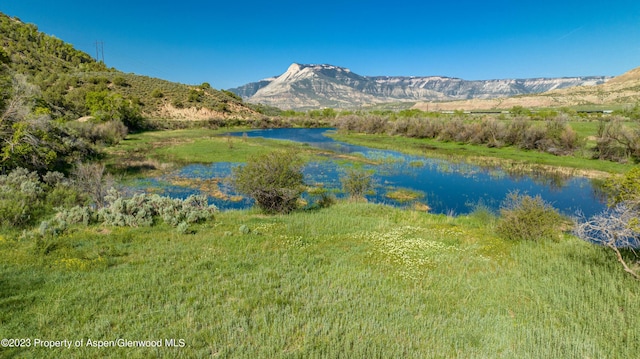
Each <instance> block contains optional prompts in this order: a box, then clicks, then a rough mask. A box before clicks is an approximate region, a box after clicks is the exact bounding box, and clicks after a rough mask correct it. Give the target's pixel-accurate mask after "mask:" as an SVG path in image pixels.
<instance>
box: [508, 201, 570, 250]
mask: <svg viewBox="0 0 640 359" xmlns="http://www.w3.org/2000/svg"><path fill="white" fill-rule="evenodd" d="M500 216H501V217H500V219H499V220H498V223H497V226H496V231H497V233H498V235H500V236H501V237H503V238H505V239H510V240H520V239H522V240H539V239H545V238H554V237H557V236H558V234H559V233H560V230H559V228H560V226H561V224H562V216H561V215H560V214H559V213H558V211H557V210H556V209H555V208H553V207H552V206H551V205H550V204H549V203H547V202H545V201H544V200H543V199H542V198H541V197H540V196H535V197H531V196H528V195H520V194H519V193H518V192H517V191H516V192H511V193H509V194H508V195H507V198H506V200H505V201H504V202H503V204H502V206H501V208H500Z"/></svg>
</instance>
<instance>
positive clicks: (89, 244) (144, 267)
mask: <svg viewBox="0 0 640 359" xmlns="http://www.w3.org/2000/svg"><path fill="white" fill-rule="evenodd" d="M488 218H491V217H489V216H488V215H487V214H486V213H485V214H480V213H479V212H474V213H472V214H471V215H469V216H458V217H452V218H448V217H447V216H444V215H430V214H425V213H421V212H417V211H407V210H400V209H396V208H391V207H387V206H381V205H373V204H366V203H353V202H339V203H337V204H335V205H334V206H332V207H330V208H326V209H318V210H314V211H300V212H294V213H292V214H290V215H287V216H284V215H282V216H280V215H276V216H265V215H263V214H261V213H260V212H258V211H256V210H249V211H227V212H223V213H220V214H219V215H218V216H217V217H216V220H215V221H214V222H207V223H205V224H202V225H198V226H197V231H196V234H191V235H181V234H178V233H177V232H175V231H173V230H171V229H170V228H169V227H168V226H165V225H160V226H157V227H150V228H110V227H88V228H82V227H80V228H76V229H72V230H71V231H70V232H69V233H68V234H66V235H64V236H62V237H57V238H52V239H49V240H48V241H47V242H46V246H47V248H48V250H42V248H41V247H38V246H42V243H41V244H38V243H37V242H36V241H35V240H34V239H29V237H28V236H27V237H23V238H22V239H19V237H20V236H19V234H16V233H3V237H2V240H0V281H1V282H2V286H0V288H1V289H0V308H1V310H0V322H1V323H2V325H1V326H0V335H1V336H2V337H9V338H20V337H39V338H47V339H65V338H69V339H81V338H84V339H85V340H86V339H87V338H91V339H93V340H115V339H117V338H127V339H131V340H142V339H160V338H184V339H185V340H186V347H184V348H166V347H163V348H160V349H143V348H106V349H97V348H87V347H84V348H78V349H76V348H72V349H70V350H69V349H37V348H30V349H25V350H23V349H17V348H4V349H3V352H2V355H3V356H5V357H43V356H48V357H61V356H64V357H71V358H74V357H75V358H91V357H94V358H97V357H114V358H115V357H123V356H126V357H131V358H146V357H183V358H191V357H222V358H258V357H262V358H263V357H275V358H291V357H304V358H321V357H322V358H340V357H350V358H372V357H374V358H375V357H379V358H382V357H384V358H389V357H405V358H406V357H409V358H424V357H467V358H486V357H491V358H514V357H518V358H542V357H548V358H550V357H556V358H558V357H563V358H567V357H599V358H600V357H621V358H622V357H633V356H634V355H635V354H636V353H637V352H638V350H639V349H640V344H639V343H640V340H639V339H640V333H638V331H637V324H638V322H637V318H638V317H639V315H640V298H639V297H638V295H637V290H636V289H637V283H636V282H635V281H633V280H632V279H631V278H628V276H626V275H625V274H624V273H623V272H622V271H621V270H620V269H619V268H618V266H617V263H616V262H615V259H614V258H611V255H610V254H609V253H608V252H607V251H606V250H604V249H602V248H599V247H596V246H593V245H590V244H588V243H585V242H582V241H580V240H578V239H575V238H573V237H570V236H566V237H565V238H564V239H563V240H560V241H540V242H524V241H522V242H512V241H505V240H502V239H500V238H498V237H497V236H495V234H493V230H492V228H491V226H487V225H485V224H486V222H487V219H488ZM242 225H245V226H247V227H248V228H249V229H250V231H249V232H248V233H247V234H241V233H240V232H239V231H238V228H240V227H241V226H242ZM83 263H84V264H83Z"/></svg>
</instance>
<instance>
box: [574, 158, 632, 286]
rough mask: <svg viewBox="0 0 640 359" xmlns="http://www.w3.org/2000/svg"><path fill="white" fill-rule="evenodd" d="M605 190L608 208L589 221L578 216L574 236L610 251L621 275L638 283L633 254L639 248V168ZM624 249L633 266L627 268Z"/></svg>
mask: <svg viewBox="0 0 640 359" xmlns="http://www.w3.org/2000/svg"><path fill="white" fill-rule="evenodd" d="M605 188H606V189H607V191H608V192H609V198H610V200H609V206H610V208H609V209H607V210H605V211H604V212H602V213H600V214H598V215H595V216H593V217H591V218H589V219H586V218H584V216H578V218H576V219H575V228H574V234H575V235H576V236H577V237H578V238H580V239H583V240H585V241H587V242H590V243H595V244H599V245H602V246H604V247H607V248H609V249H611V250H612V251H613V252H614V253H615V255H616V258H617V260H618V262H620V264H622V266H623V268H624V270H625V272H627V273H629V274H631V275H632V276H633V277H634V278H636V279H639V280H640V268H638V266H637V265H638V264H640V262H639V261H638V255H637V253H636V252H634V251H633V249H634V248H639V247H640V167H635V168H633V169H631V170H630V171H629V172H627V173H626V174H625V175H624V176H622V177H616V178H611V179H609V180H607V182H606V183H605ZM624 249H631V251H630V255H631V256H632V257H634V258H635V261H636V265H633V264H629V259H626V258H625V257H626V256H625V255H626V254H627V253H628V252H626V251H624ZM623 251H624V252H623ZM627 257H628V256H627ZM632 260H633V259H632Z"/></svg>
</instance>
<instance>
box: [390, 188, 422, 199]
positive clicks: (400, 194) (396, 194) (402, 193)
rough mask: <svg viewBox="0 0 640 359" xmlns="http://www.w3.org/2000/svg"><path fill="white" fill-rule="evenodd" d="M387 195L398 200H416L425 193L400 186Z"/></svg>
mask: <svg viewBox="0 0 640 359" xmlns="http://www.w3.org/2000/svg"><path fill="white" fill-rule="evenodd" d="M385 197H387V198H389V199H393V200H396V201H398V202H410V201H415V200H417V199H418V198H422V197H423V194H422V193H420V192H417V191H412V190H410V189H406V188H399V189H396V190H395V191H391V192H387V194H386V195H385Z"/></svg>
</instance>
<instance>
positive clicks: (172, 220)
mask: <svg viewBox="0 0 640 359" xmlns="http://www.w3.org/2000/svg"><path fill="white" fill-rule="evenodd" d="M107 202H108V203H109V204H108V205H107V206H105V207H104V208H101V209H100V210H99V211H98V220H99V221H101V222H103V223H104V224H107V225H111V226H122V227H124V226H127V227H140V226H151V225H153V223H154V219H156V218H162V220H163V221H164V222H165V223H167V224H169V225H171V226H173V227H177V226H178V225H181V223H187V224H191V223H199V222H202V221H205V220H207V219H210V218H211V217H212V216H213V213H214V212H215V211H216V207H215V206H213V205H211V206H210V205H209V204H208V202H207V198H206V197H205V196H189V197H188V198H186V199H184V200H181V199H174V198H169V197H162V196H159V195H157V194H152V195H148V194H144V193H143V194H136V195H134V196H133V197H130V198H123V197H121V196H120V194H119V193H118V192H117V191H115V190H111V191H110V193H109V196H107ZM182 227H184V225H182V226H181V228H182Z"/></svg>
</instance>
